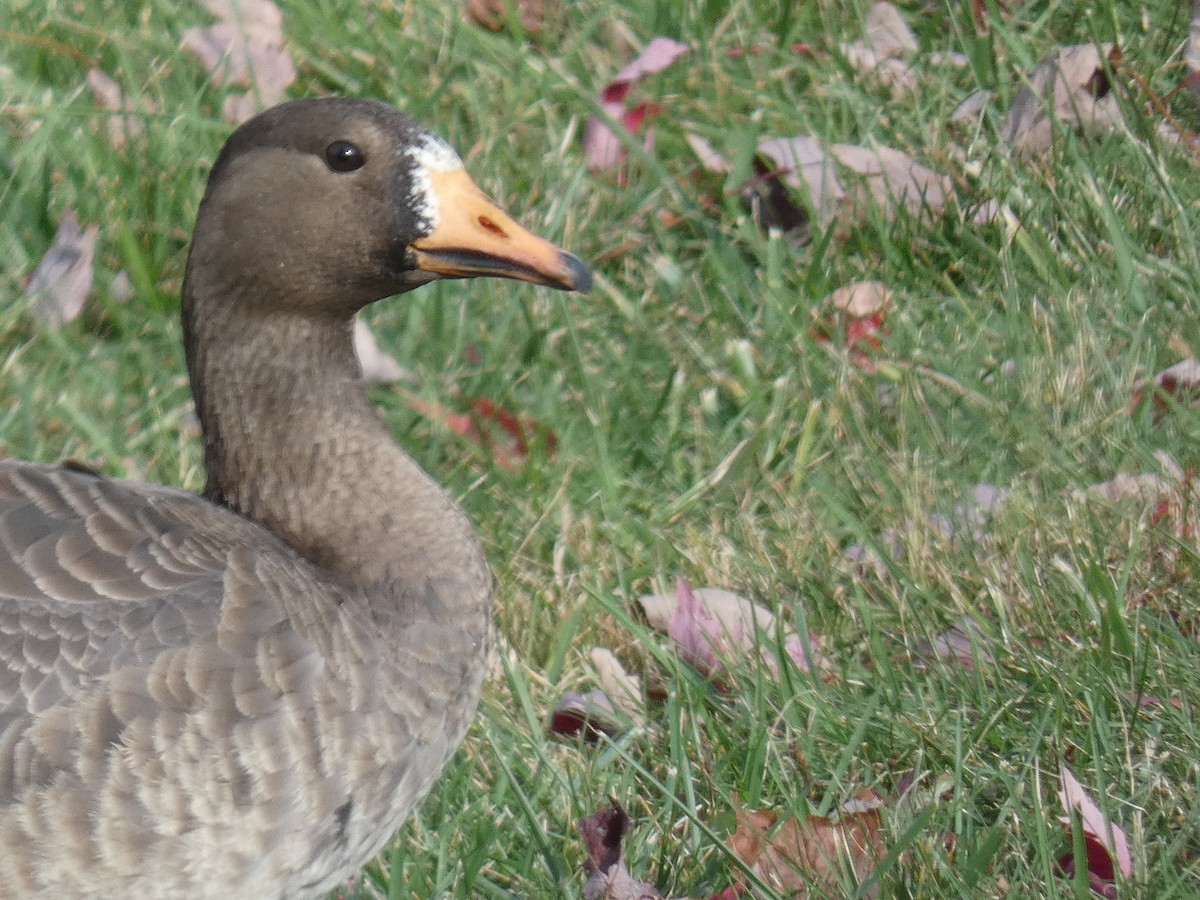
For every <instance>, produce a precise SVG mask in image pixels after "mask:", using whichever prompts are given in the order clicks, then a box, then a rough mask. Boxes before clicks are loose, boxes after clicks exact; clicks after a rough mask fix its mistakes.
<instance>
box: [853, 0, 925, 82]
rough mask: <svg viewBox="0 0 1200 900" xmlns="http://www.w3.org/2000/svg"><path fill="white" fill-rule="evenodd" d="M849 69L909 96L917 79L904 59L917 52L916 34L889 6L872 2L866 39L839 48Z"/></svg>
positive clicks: (897, 12)
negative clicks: (871, 77) (867, 75)
mask: <svg viewBox="0 0 1200 900" xmlns="http://www.w3.org/2000/svg"><path fill="white" fill-rule="evenodd" d="M840 49H841V51H842V55H843V56H845V57H846V62H848V63H849V64H850V66H851V67H852V68H853V69H855V70H857V71H859V72H862V73H863V74H869V75H872V76H874V77H875V78H877V79H878V80H879V81H880V82H882V83H883V84H885V85H887V86H889V87H891V88H893V89H895V90H897V91H899V92H900V93H910V92H912V91H915V90H916V88H917V76H916V75H915V74H914V73H913V71H912V69H911V68H909V65H908V63H907V62H905V61H904V57H907V56H910V55H912V54H913V53H915V52H916V51H917V49H918V44H917V38H916V35H914V34H913V33H912V29H911V28H909V27H908V23H907V22H905V21H904V17H903V16H901V15H900V11H899V10H897V9H896V7H894V6H893V5H892V4H890V3H876V4H874V5H872V7H871V11H870V12H869V13H867V38H866V40H865V41H852V42H849V43H845V44H842V45H841V48H840Z"/></svg>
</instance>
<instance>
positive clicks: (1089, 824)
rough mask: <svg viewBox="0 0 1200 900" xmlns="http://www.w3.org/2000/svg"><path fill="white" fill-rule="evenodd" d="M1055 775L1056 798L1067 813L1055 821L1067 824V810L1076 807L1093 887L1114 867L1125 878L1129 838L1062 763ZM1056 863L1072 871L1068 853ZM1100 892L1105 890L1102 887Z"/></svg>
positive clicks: (1129, 872)
mask: <svg viewBox="0 0 1200 900" xmlns="http://www.w3.org/2000/svg"><path fill="white" fill-rule="evenodd" d="M1059 779H1060V782H1061V786H1060V787H1059V789H1058V799H1059V800H1060V801H1061V802H1062V805H1063V808H1064V809H1065V810H1066V811H1067V813H1068V815H1066V816H1060V817H1059V821H1061V822H1062V823H1063V824H1064V825H1066V826H1067V827H1068V828H1070V827H1071V816H1070V815H1069V814H1070V813H1071V812H1072V811H1077V812H1078V813H1079V815H1080V818H1081V819H1082V820H1083V831H1084V835H1085V837H1087V838H1088V841H1087V845H1088V846H1087V851H1088V853H1087V863H1088V874H1089V877H1090V878H1091V880H1092V884H1093V888H1096V887H1097V884H1096V882H1097V881H1099V882H1100V883H1101V884H1102V885H1103V884H1104V883H1107V882H1111V881H1112V880H1113V875H1114V871H1113V870H1114V867H1115V869H1116V871H1118V872H1120V873H1121V875H1122V876H1124V877H1125V878H1129V877H1130V876H1131V875H1133V857H1132V855H1131V854H1130V852H1129V839H1128V838H1127V837H1126V835H1125V832H1124V831H1123V830H1122V829H1121V828H1118V827H1117V826H1116V825H1113V824H1112V823H1111V822H1109V821H1108V819H1107V818H1106V817H1105V815H1104V813H1103V812H1101V810H1100V807H1098V806H1097V805H1096V804H1095V803H1094V802H1093V801H1092V799H1091V797H1089V796H1088V795H1087V791H1086V790H1085V789H1084V787H1083V785H1082V784H1080V783H1079V780H1078V779H1077V778H1076V777H1075V776H1074V775H1073V774H1071V770H1070V769H1068V768H1067V767H1066V766H1065V765H1064V766H1060V767H1059ZM1059 865H1060V866H1062V868H1063V869H1064V871H1068V872H1070V871H1073V869H1074V858H1073V857H1072V856H1071V855H1070V854H1068V855H1067V856H1065V857H1063V858H1062V859H1061V860H1059ZM1100 892H1101V893H1106V891H1103V890H1101V891H1100Z"/></svg>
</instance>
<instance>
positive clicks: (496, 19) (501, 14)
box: [466, 0, 559, 36]
mask: <svg viewBox="0 0 1200 900" xmlns="http://www.w3.org/2000/svg"><path fill="white" fill-rule="evenodd" d="M558 6H559V4H558V2H557V0H467V8H466V13H467V18H468V19H470V20H471V21H472V22H474V23H475V24H476V25H482V26H483V27H484V28H487V29H490V30H491V31H502V30H503V29H504V27H505V26H506V25H507V24H508V17H509V10H510V9H515V11H516V14H517V21H518V22H520V23H521V28H523V29H524V30H525V31H526V32H527V33H528V34H530V35H535V36H536V35H538V34H540V33H541V31H542V28H543V27H545V25H546V22H547V20H553V18H554V17H555V15H556V14H557V12H558Z"/></svg>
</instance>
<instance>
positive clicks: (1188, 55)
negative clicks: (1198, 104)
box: [1183, 0, 1200, 94]
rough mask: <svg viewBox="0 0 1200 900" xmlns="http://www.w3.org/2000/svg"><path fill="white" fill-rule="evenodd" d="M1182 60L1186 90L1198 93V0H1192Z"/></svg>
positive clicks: (1199, 21)
mask: <svg viewBox="0 0 1200 900" xmlns="http://www.w3.org/2000/svg"><path fill="white" fill-rule="evenodd" d="M1183 62H1184V64H1185V65H1186V66H1187V86H1188V90H1190V91H1191V92H1192V93H1193V94H1200V0H1192V21H1191V24H1190V25H1189V26H1188V38H1187V44H1186V45H1185V46H1184V48H1183Z"/></svg>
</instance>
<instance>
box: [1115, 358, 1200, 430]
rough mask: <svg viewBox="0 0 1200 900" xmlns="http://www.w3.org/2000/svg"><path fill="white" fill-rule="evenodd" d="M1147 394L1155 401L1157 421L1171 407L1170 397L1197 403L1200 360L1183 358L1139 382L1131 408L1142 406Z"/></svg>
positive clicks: (1182, 401)
mask: <svg viewBox="0 0 1200 900" xmlns="http://www.w3.org/2000/svg"><path fill="white" fill-rule="evenodd" d="M1147 396H1150V397H1151V398H1152V399H1153V401H1154V418H1155V421H1157V420H1158V419H1161V418H1162V417H1163V416H1164V415H1166V414H1167V412H1168V410H1169V409H1170V403H1169V400H1168V398H1170V399H1173V400H1174V401H1175V402H1176V403H1180V404H1184V405H1191V406H1194V405H1196V403H1197V402H1198V401H1200V362H1196V360H1194V359H1192V358H1190V357H1189V358H1187V359H1182V360H1180V361H1179V362H1177V363H1175V365H1173V366H1169V367H1167V368H1165V369H1163V370H1162V371H1161V372H1159V373H1158V374H1157V375H1155V376H1154V377H1153V378H1149V379H1145V380H1143V381H1140V382H1138V383H1137V385H1136V386H1135V387H1134V389H1133V398H1132V399H1131V400H1130V402H1129V406H1130V409H1131V410H1137V409H1138V408H1140V407H1141V405H1142V402H1143V401H1144V400H1145V398H1146V397H1147Z"/></svg>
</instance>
